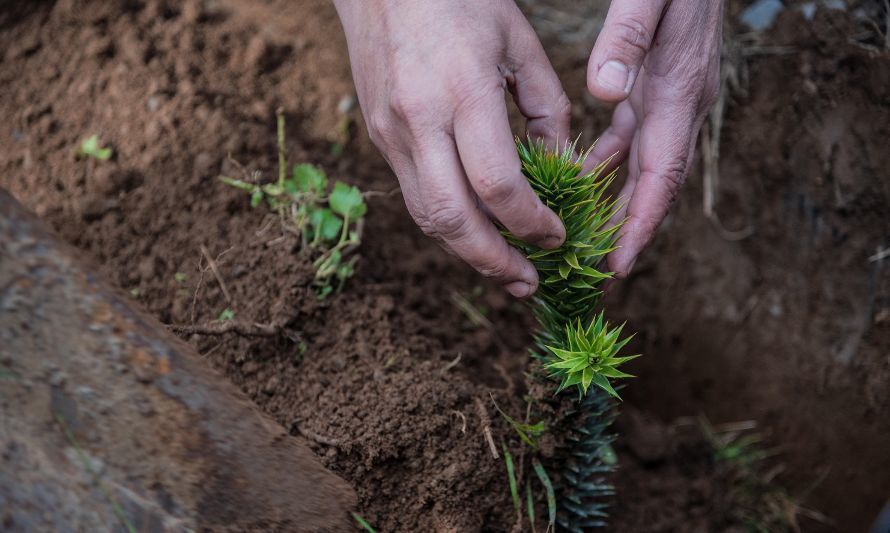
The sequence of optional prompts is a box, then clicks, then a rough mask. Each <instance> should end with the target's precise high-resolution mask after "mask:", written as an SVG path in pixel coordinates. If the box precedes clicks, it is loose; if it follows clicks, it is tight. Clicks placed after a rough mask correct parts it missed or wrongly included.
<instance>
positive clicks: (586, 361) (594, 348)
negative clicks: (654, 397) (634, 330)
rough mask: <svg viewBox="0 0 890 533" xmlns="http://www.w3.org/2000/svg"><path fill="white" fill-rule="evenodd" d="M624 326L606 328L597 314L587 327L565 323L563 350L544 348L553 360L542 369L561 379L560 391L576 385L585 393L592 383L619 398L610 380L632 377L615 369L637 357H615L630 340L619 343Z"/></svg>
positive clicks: (607, 324) (576, 323) (606, 324)
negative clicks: (551, 355)
mask: <svg viewBox="0 0 890 533" xmlns="http://www.w3.org/2000/svg"><path fill="white" fill-rule="evenodd" d="M622 329H624V324H622V325H621V326H619V327H617V328H612V329H609V323H608V322H605V321H604V320H603V313H602V312H600V314H599V315H597V316H596V319H595V320H593V321H591V322H590V324H589V325H588V326H587V328H584V327H583V326H582V325H581V321H580V320H578V321H576V322H575V324H574V325H572V324H566V326H565V334H564V337H563V338H564V339H565V343H564V344H563V345H562V347H556V346H549V345H545V348H546V349H547V350H548V351H549V352H550V353H551V354H553V356H554V357H553V358H550V359H549V361H547V362H545V363H544V368H546V369H547V370H549V371H550V372H551V374H550V375H551V377H555V378H557V379H559V380H560V384H559V389H557V392H560V391H562V390H563V389H565V388H567V387H571V386H573V385H576V386H578V387H579V388H580V391H579V392H580V393H581V395H582V396H583V395H585V394H587V389H589V388H590V385H591V384H594V385H596V386H597V387H600V388H601V389H603V390H604V391H606V392H608V393H609V394H610V395H611V396H614V397H616V398H618V393H617V392H615V389H614V388H613V387H612V385H611V383H609V379H610V378H611V379H618V378H631V377H633V376H631V375H630V374H626V373H624V372H622V371H621V370H618V365H620V364H622V363H625V362H627V361H630V360H631V359H635V358H637V357H639V355H630V356H625V357H618V355H617V354H618V352H619V351H621V348H623V347H624V345H625V344H627V343H628V342H629V341H630V339H631V337H625V338H624V339H623V340H618V339H619V337H620V336H621V330H622Z"/></svg>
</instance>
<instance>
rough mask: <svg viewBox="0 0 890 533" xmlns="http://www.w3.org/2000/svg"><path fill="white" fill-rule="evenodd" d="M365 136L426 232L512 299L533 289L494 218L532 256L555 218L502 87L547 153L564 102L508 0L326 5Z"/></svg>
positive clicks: (344, 0)
mask: <svg viewBox="0 0 890 533" xmlns="http://www.w3.org/2000/svg"><path fill="white" fill-rule="evenodd" d="M335 5H336V7H337V11H338V14H339V15H340V19H341V21H342V23H343V27H344V29H345V32H346V40H347V43H348V46H349V56H350V59H351V62H352V73H353V78H354V80H355V86H356V90H357V93H358V98H359V102H360V103H361V107H362V113H363V115H364V117H365V122H366V123H367V125H368V131H369V133H370V136H371V140H372V141H373V142H374V144H376V145H377V147H378V148H380V150H381V151H382V152H383V155H384V157H385V158H386V160H387V161H388V162H389V164H390V166H391V167H392V169H393V171H394V172H395V174H396V176H397V177H398V180H399V184H400V186H401V189H402V194H403V196H404V198H405V204H406V205H407V207H408V211H409V212H410V213H411V216H412V217H413V218H414V220H415V221H416V222H417V225H418V226H420V228H421V229H422V230H423V232H424V233H426V234H427V235H430V236H432V237H434V238H436V239H437V240H438V241H439V242H440V243H442V244H443V246H444V247H445V248H446V249H447V250H450V251H452V252H453V253H455V254H456V255H458V256H459V257H461V258H462V259H463V260H464V261H466V262H467V263H469V264H470V265H471V266H472V267H473V268H475V269H476V270H478V271H479V272H480V273H482V274H483V275H485V276H487V277H490V278H492V279H494V280H496V281H497V282H499V283H501V284H502V285H503V286H504V287H505V288H506V289H507V291H509V292H510V293H511V294H512V295H514V296H516V297H520V298H524V297H527V296H530V295H531V294H532V293H534V291H535V290H536V289H537V285H538V276H537V272H536V271H535V268H534V267H533V266H532V264H531V263H530V262H529V261H528V260H527V259H526V258H525V257H523V255H522V254H521V253H520V252H519V251H518V250H516V249H515V248H513V247H512V246H510V245H509V244H507V242H506V240H505V239H504V238H503V237H502V236H501V234H500V232H499V231H498V228H497V227H496V225H495V224H494V223H493V222H492V218H494V219H495V220H497V221H498V222H499V223H500V224H502V225H503V226H504V227H505V228H507V229H508V230H509V231H510V232H512V233H513V234H514V235H516V236H517V237H518V238H520V239H522V240H524V241H526V242H529V243H532V244H535V245H537V246H540V247H542V248H556V247H558V246H560V245H561V244H562V242H563V240H564V239H565V229H564V228H563V225H562V222H561V221H560V220H559V217H557V216H556V215H555V214H554V213H553V212H552V211H551V210H550V209H548V208H547V207H546V206H545V205H544V204H543V203H542V202H541V201H540V200H539V199H538V197H537V195H536V194H535V193H534V191H532V189H531V186H529V184H528V182H527V181H526V179H525V177H524V176H523V175H522V173H521V170H520V162H519V157H518V156H517V153H516V147H515V145H514V142H513V135H512V133H511V131H510V125H509V123H508V119H507V108H506V103H505V101H504V91H505V89H508V90H509V91H510V92H511V93H512V94H513V98H514V100H515V101H516V104H517V106H518V107H519V110H520V111H521V112H522V114H523V115H525V117H526V118H527V119H528V134H529V135H530V136H531V137H533V138H535V137H538V138H543V139H544V140H545V142H547V143H549V144H551V145H556V143H557V141H559V142H560V143H561V142H564V141H565V140H566V139H567V138H568V135H569V119H570V104H569V101H568V98H567V97H566V95H565V91H563V89H562V86H561V85H560V82H559V79H558V78H557V76H556V73H555V72H554V71H553V68H552V67H551V65H550V63H549V61H548V60H547V57H546V55H545V54H544V50H543V48H542V46H541V43H540V42H539V41H538V38H537V36H536V35H535V33H534V31H533V30H532V28H531V26H530V25H529V24H528V21H527V20H526V19H525V17H524V16H523V15H522V13H521V12H520V11H519V9H518V8H517V7H516V4H515V3H514V2H513V1H512V0H486V1H484V2H478V1H475V0H468V1H458V0H423V1H421V2H415V1H413V0H408V1H375V0H362V1H356V0H335Z"/></svg>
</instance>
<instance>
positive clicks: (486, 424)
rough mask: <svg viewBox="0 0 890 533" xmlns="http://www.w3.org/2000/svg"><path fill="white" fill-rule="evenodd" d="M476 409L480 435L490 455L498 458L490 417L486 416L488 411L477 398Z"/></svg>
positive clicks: (499, 456)
mask: <svg viewBox="0 0 890 533" xmlns="http://www.w3.org/2000/svg"><path fill="white" fill-rule="evenodd" d="M476 411H477V412H478V413H479V418H480V419H481V420H482V435H484V436H485V441H486V442H487V443H488V448H489V449H490V450H491V456H492V457H494V458H495V459H500V458H501V455H500V454H499V453H498V447H497V446H495V444H494V438H493V437H492V436H491V418H489V417H488V411H487V410H486V409H485V405H484V404H483V403H482V400H480V399H479V398H476Z"/></svg>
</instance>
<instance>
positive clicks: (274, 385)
mask: <svg viewBox="0 0 890 533" xmlns="http://www.w3.org/2000/svg"><path fill="white" fill-rule="evenodd" d="M279 381H280V380H279V378H278V375H277V374H273V375H272V377H270V378H269V380H268V381H266V384H265V385H263V392H265V393H266V394H269V395H272V394H275V392H276V391H277V390H278V383H279Z"/></svg>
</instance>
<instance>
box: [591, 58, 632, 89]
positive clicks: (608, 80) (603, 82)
mask: <svg viewBox="0 0 890 533" xmlns="http://www.w3.org/2000/svg"><path fill="white" fill-rule="evenodd" d="M629 77H630V72H628V70H627V65H625V64H624V63H622V62H621V61H617V60H615V59H610V60H608V61H606V62H605V63H603V66H601V67H600V70H599V72H597V74H596V82H597V83H598V84H599V85H600V87H602V88H604V89H613V90H616V91H621V92H622V93H624V94H627V93H628V83H627V81H628V78H629Z"/></svg>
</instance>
